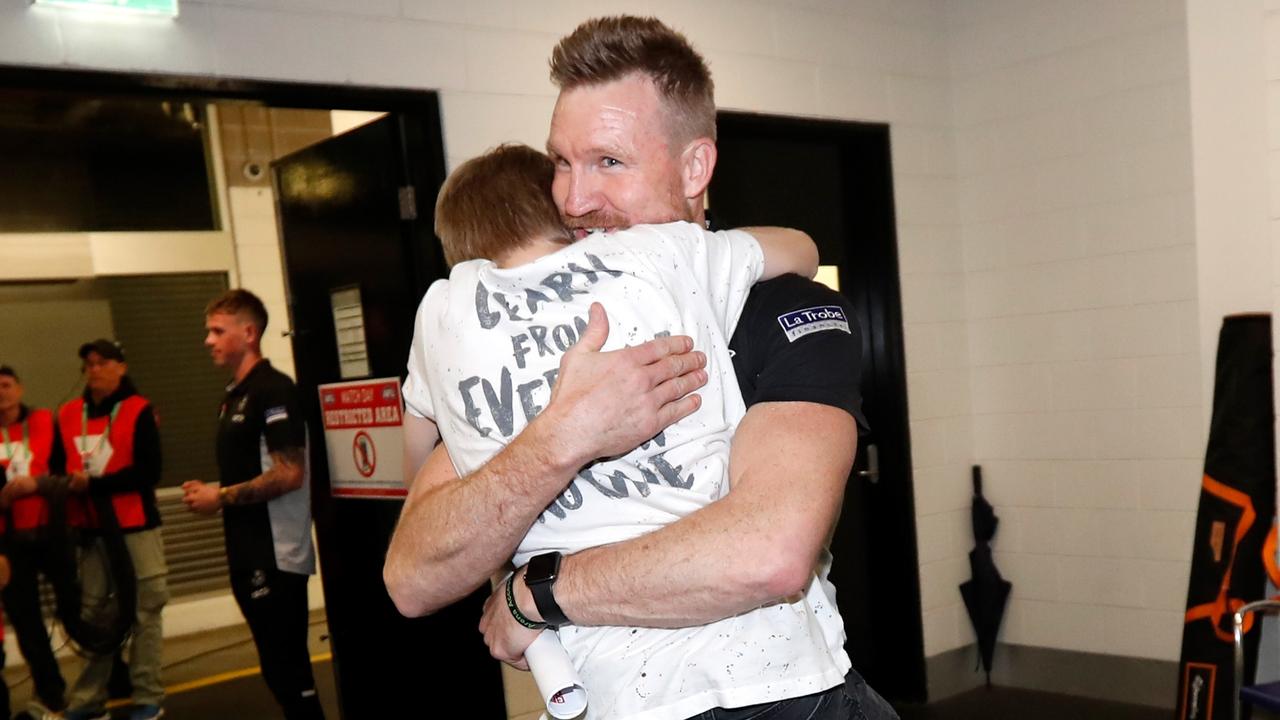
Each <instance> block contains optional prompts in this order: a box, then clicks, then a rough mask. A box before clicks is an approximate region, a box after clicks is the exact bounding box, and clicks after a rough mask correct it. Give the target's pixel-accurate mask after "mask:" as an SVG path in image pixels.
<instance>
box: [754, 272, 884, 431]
mask: <svg viewBox="0 0 1280 720" xmlns="http://www.w3.org/2000/svg"><path fill="white" fill-rule="evenodd" d="M853 317H854V316H853V306H852V305H851V304H850V303H849V300H848V299H847V298H845V296H843V295H841V294H840V293H838V292H836V291H834V290H832V289H830V288H828V287H827V286H825V285H822V284H821V283H816V282H814V281H812V280H806V279H805V278H802V277H800V276H799V275H783V276H781V277H777V278H774V279H772V280H766V281H764V282H761V283H756V286H755V287H754V288H752V289H751V294H750V295H748V296H747V303H746V305H745V306H744V307H743V308H742V318H741V319H740V320H739V321H738V326H737V328H735V330H734V333H733V336H732V337H731V338H730V339H729V351H730V352H731V353H732V355H733V370H734V373H736V374H737V376H738V387H739V388H740V389H741V390H742V400H743V402H745V403H746V404H747V407H751V406H752V405H754V404H756V403H760V402H812V403H819V404H821V405H830V406H832V407H837V408H840V409H841V410H844V411H845V412H848V413H849V414H850V415H852V416H853V418H854V419H855V420H856V421H857V422H858V425H859V426H861V427H862V428H864V429H865V428H866V427H867V422H866V419H865V418H864V417H863V415H862V392H861V389H860V385H861V381H862V342H863V341H862V333H861V331H860V328H859V327H858V323H857V322H856V321H855V320H853Z"/></svg>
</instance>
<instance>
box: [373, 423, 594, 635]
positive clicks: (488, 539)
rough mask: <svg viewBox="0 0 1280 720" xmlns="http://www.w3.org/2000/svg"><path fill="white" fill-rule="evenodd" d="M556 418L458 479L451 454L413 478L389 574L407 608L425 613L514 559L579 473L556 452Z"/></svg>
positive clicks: (393, 588) (392, 586) (536, 426)
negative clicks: (536, 524)
mask: <svg viewBox="0 0 1280 720" xmlns="http://www.w3.org/2000/svg"><path fill="white" fill-rule="evenodd" d="M552 425H553V423H550V422H546V421H540V420H538V419H535V421H534V422H533V423H531V424H530V425H529V427H528V428H526V429H525V431H524V432H523V433H521V434H520V435H519V436H517V437H516V438H515V439H514V440H513V441H512V442H511V444H510V445H508V446H507V447H506V448H504V449H503V450H502V452H500V453H498V454H497V455H495V456H494V457H493V458H492V459H491V460H490V461H489V462H488V463H486V464H485V465H484V466H483V467H482V468H480V469H479V470H477V471H475V472H474V473H471V474H470V475H467V476H466V477H463V478H458V477H456V476H455V475H454V474H453V469H452V466H451V465H449V463H448V462H447V457H448V456H447V455H445V454H444V453H438V454H436V455H433V456H432V457H431V458H430V459H428V461H427V464H426V465H424V466H423V468H422V470H421V471H420V472H419V474H418V477H417V478H416V479H415V480H414V483H413V487H412V488H411V489H410V491H409V497H408V499H407V500H406V501H405V506H404V510H403V511H402V512H401V514H400V522H399V523H398V524H397V526H396V531H395V534H394V535H393V536H392V538H391V545H390V547H389V548H388V550H387V562H386V566H385V568H384V569H383V577H384V579H385V580H386V583H387V590H388V591H389V592H390V594H391V598H392V600H393V601H395V603H396V607H397V608H398V609H399V610H400V612H401V613H403V614H405V615H410V616H417V615H425V614H428V613H432V612H435V611H436V610H438V609H440V608H442V607H444V606H445V605H448V604H449V603H452V602H455V601H456V600H458V599H460V598H462V597H465V596H466V595H467V594H468V593H470V592H471V591H473V590H475V589H476V588H477V587H479V586H480V585H481V584H483V583H484V582H485V581H486V580H488V579H489V577H490V576H492V575H493V574H494V573H495V572H497V571H498V569H499V568H501V567H502V566H503V565H505V564H506V563H507V562H509V561H510V560H511V556H512V554H513V553H514V552H515V549H516V547H517V546H518V545H519V544H520V541H521V540H522V539H523V538H524V536H525V534H526V533H527V532H528V531H529V527H530V526H532V525H533V523H534V522H535V521H536V520H537V519H538V515H540V514H541V513H542V511H543V510H544V509H545V508H546V507H547V505H548V504H550V503H551V502H552V501H553V500H555V498H556V497H557V496H558V495H560V493H562V492H564V489H565V487H567V486H568V484H569V482H570V481H571V480H572V479H573V474H574V473H575V472H576V471H577V467H576V464H575V463H574V462H573V461H572V460H564V459H560V458H558V456H557V453H556V452H555V450H556V445H557V444H556V442H555V440H554V438H553V437H551V436H550V435H549V433H551V431H552V430H553V428H552Z"/></svg>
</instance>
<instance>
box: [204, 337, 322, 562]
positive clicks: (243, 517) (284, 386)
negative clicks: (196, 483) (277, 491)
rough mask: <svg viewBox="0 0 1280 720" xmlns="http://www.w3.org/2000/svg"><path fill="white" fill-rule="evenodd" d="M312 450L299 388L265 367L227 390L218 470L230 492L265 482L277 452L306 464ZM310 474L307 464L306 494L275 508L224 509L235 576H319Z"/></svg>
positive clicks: (283, 499)
mask: <svg viewBox="0 0 1280 720" xmlns="http://www.w3.org/2000/svg"><path fill="white" fill-rule="evenodd" d="M306 447H307V427H306V423H305V422H304V421H303V419H302V411H301V409H300V408H299V406H298V388H297V386H296V385H294V383H293V380H291V379H289V377H288V376H287V375H285V374H284V373H282V372H280V371H278V370H276V369H275V368H273V367H271V363H270V362H268V361H266V360H262V361H260V362H259V363H258V364H257V365H255V366H254V367H253V369H252V370H250V371H249V374H248V375H246V376H245V378H244V379H243V380H241V381H240V382H239V383H233V384H231V385H229V386H228V387H227V395H226V397H225V398H224V399H223V401H222V406H221V408H220V409H219V412H218V450H217V452H218V469H219V470H220V473H221V479H222V486H223V487H229V486H231V485H238V484H240V483H243V482H248V481H250V480H253V479H254V478H256V477H258V476H259V475H261V474H262V473H263V471H265V470H266V469H267V468H269V467H271V465H272V460H271V453H273V452H281V451H284V450H286V449H289V448H299V449H302V450H303V457H304V458H305V457H306ZM310 475H311V473H310V464H309V463H307V464H306V465H304V469H303V482H302V487H301V488H299V489H297V490H294V491H292V492H288V493H285V494H284V495H281V496H280V497H278V498H275V499H274V500H270V501H268V502H264V503H253V504H249V505H235V506H227V507H224V508H223V509H222V522H223V527H224V529H225V531H226V545H227V564H228V566H229V567H230V569H231V572H232V573H254V572H256V571H267V570H272V569H277V570H283V571H285V572H292V573H299V574H304V575H310V574H312V573H314V572H315V549H314V547H313V546H312V544H311V477H310Z"/></svg>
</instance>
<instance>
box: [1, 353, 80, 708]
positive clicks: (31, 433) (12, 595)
mask: <svg viewBox="0 0 1280 720" xmlns="http://www.w3.org/2000/svg"><path fill="white" fill-rule="evenodd" d="M22 394H23V390H22V381H21V380H20V379H19V378H18V373H17V372H16V371H15V370H14V369H13V368H11V367H9V366H8V365H4V366H0V441H3V449H0V467H3V468H4V478H3V484H0V510H3V515H0V526H3V535H2V536H0V537H2V538H3V539H2V540H0V542H3V545H4V552H5V555H6V556H7V557H8V558H9V564H10V566H11V568H12V575H11V577H10V579H9V584H8V585H6V586H5V588H4V608H5V612H6V613H7V614H8V616H9V622H11V623H12V624H13V629H14V631H15V632H16V633H17V635H18V648H19V649H20V650H22V657H23V658H25V659H26V661H27V667H28V668H30V670H31V679H32V680H33V681H34V683H35V695H36V697H37V698H39V703H36V702H34V701H33V703H32V707H31V710H32V713H31V714H32V715H35V716H36V717H40V716H42V715H45V716H47V715H49V714H51V713H57V712H61V711H62V710H64V709H66V705H67V703H66V691H67V683H66V681H65V680H63V678H62V671H61V670H60V669H59V668H58V661H57V660H56V659H55V658H54V656H53V648H52V647H51V646H50V645H49V633H48V631H46V630H45V626H44V618H43V617H42V616H41V614H40V583H39V573H41V572H44V573H45V575H46V576H50V573H51V563H53V562H54V554H53V552H52V550H51V548H50V546H49V533H48V530H49V502H48V500H46V499H45V496H44V495H42V494H41V493H40V492H39V491H38V485H37V480H39V479H40V478H45V477H48V475H49V460H50V456H51V455H52V453H53V445H54V423H53V413H52V412H50V411H48V410H44V409H40V408H29V407H27V406H26V405H24V404H23V403H22ZM0 657H3V655H0ZM6 704H7V703H6Z"/></svg>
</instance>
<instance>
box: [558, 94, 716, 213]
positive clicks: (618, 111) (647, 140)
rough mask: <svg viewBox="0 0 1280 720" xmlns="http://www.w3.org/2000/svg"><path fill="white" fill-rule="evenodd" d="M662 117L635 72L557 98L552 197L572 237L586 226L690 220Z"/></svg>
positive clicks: (675, 151) (662, 110)
mask: <svg viewBox="0 0 1280 720" xmlns="http://www.w3.org/2000/svg"><path fill="white" fill-rule="evenodd" d="M665 113H666V109H665V108H664V107H663V104H662V100H661V98H660V97H659V95H658V91H657V89H656V88H655V87H654V85H653V83H652V81H650V80H649V79H648V78H646V77H644V76H641V75H631V76H628V77H626V78H623V79H621V80H616V81H614V82H611V83H606V84H603V85H590V86H583V87H578V88H575V89H572V90H568V91H565V92H562V93H560V98H559V100H557V101H556V108H555V111H554V112H553V114H552V116H551V136H550V137H549V138H548V139H547V152H548V153H549V154H550V155H551V159H552V160H553V161H555V163H556V174H555V180H554V181H553V183H552V186H551V192H552V195H553V196H554V197H555V202H556V207H557V208H559V209H560V215H561V216H562V217H563V218H564V222H565V225H567V226H568V227H569V228H571V229H573V230H574V237H575V239H580V238H582V237H584V236H585V235H586V232H587V230H589V229H596V228H599V229H604V230H616V229H619V228H627V227H630V226H632V225H634V224H636V223H657V222H670V221H672V220H692V219H694V214H693V212H692V211H691V209H690V208H691V205H690V202H689V200H688V199H687V198H685V197H684V193H683V192H682V183H681V164H680V158H679V155H680V151H681V148H673V147H671V144H670V142H669V138H668V132H667V127H666V123H665V122H664V120H665V117H666V115H665Z"/></svg>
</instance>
